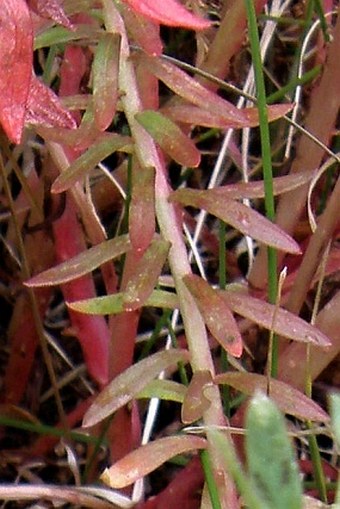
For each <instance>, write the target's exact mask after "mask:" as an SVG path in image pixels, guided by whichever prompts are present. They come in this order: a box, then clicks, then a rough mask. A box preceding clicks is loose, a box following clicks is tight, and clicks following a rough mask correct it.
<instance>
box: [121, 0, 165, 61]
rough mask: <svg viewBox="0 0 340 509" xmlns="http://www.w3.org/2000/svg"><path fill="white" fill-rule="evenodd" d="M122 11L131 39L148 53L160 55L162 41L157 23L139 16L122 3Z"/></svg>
mask: <svg viewBox="0 0 340 509" xmlns="http://www.w3.org/2000/svg"><path fill="white" fill-rule="evenodd" d="M122 12H123V17H124V20H125V24H126V26H128V27H129V33H130V34H131V37H132V39H133V41H134V42H135V43H136V44H137V45H138V46H139V47H140V48H142V49H143V51H145V52H146V53H147V54H148V55H152V56H157V55H161V54H162V51H163V43H162V39H161V37H160V34H159V25H157V24H156V23H154V22H153V21H151V20H150V19H148V18H145V17H144V16H141V15H140V14H139V13H138V12H137V11H133V10H132V9H130V8H129V7H128V6H127V5H124V4H122Z"/></svg>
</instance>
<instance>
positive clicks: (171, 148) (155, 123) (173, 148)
mask: <svg viewBox="0 0 340 509" xmlns="http://www.w3.org/2000/svg"><path fill="white" fill-rule="evenodd" d="M135 118H136V120H137V122H139V123H140V124H141V125H142V126H143V127H144V129H145V130H146V131H148V133H149V134H150V135H151V136H152V137H153V139H154V140H155V141H156V142H157V143H158V145H159V146H160V147H161V148H162V149H163V150H164V152H166V153H167V154H168V155H169V156H170V157H171V158H172V159H174V160H175V161H176V162H177V163H178V164H181V165H183V166H190V167H193V168H195V167H196V166H198V165H199V163H200V161H201V154H200V151H199V150H198V149H197V148H196V146H195V144H194V142H193V141H192V140H191V139H190V138H188V136H186V135H185V134H184V133H183V132H182V131H181V129H180V128H179V127H178V126H177V125H176V124H174V123H173V122H172V121H171V120H170V119H168V118H167V117H164V115H162V114H161V113H159V112H157V111H152V110H145V111H142V112H141V113H137V115H136V116H135Z"/></svg>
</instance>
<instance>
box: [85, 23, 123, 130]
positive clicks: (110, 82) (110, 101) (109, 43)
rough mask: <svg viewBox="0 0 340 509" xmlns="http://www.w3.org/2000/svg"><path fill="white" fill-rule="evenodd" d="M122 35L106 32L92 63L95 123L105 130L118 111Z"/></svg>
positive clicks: (101, 38) (100, 40)
mask: <svg viewBox="0 0 340 509" xmlns="http://www.w3.org/2000/svg"><path fill="white" fill-rule="evenodd" d="M119 52H120V35H119V34H112V33H109V32H107V33H105V34H103V35H102V36H101V37H100V39H99V42H98V46H97V49H96V52H95V57H94V61H93V65H92V72H93V108H94V119H95V123H96V125H97V127H98V129H99V130H100V131H105V129H107V128H108V127H109V125H110V124H111V122H112V119H113V117H114V115H115V113H116V106H117V100H118V68H119Z"/></svg>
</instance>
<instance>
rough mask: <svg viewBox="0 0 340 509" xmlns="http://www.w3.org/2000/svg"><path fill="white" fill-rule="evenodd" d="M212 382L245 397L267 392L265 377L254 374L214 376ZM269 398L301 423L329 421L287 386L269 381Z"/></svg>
mask: <svg viewBox="0 0 340 509" xmlns="http://www.w3.org/2000/svg"><path fill="white" fill-rule="evenodd" d="M214 382H215V383H217V384H228V385H230V386H231V387H234V389H237V390H238V391H240V392H243V393H244V394H247V395H252V394H254V393H255V392H256V390H261V391H262V392H266V391H267V377H266V376H264V375H258V374H256V373H223V374H221V375H217V376H215V378H214ZM270 397H271V398H272V399H273V401H275V403H276V404H277V405H278V407H279V408H280V410H282V412H284V413H285V414H289V415H294V416H295V417H297V418H298V419H301V420H303V421H305V420H311V421H320V422H328V421H329V416H328V415H327V414H326V412H324V410H322V408H321V407H320V406H319V405H317V404H316V403H314V401H313V400H312V399H310V398H307V396H305V395H304V394H303V393H302V392H301V391H298V390H297V389H294V387H292V386H291V385H289V384H286V383H284V382H280V381H279V380H276V379H271V380H270Z"/></svg>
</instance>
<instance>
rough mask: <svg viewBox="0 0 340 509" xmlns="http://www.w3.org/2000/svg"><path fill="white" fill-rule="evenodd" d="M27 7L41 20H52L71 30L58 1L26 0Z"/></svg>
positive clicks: (70, 24) (70, 25)
mask: <svg viewBox="0 0 340 509" xmlns="http://www.w3.org/2000/svg"><path fill="white" fill-rule="evenodd" d="M28 5H29V6H30V8H31V9H32V11H34V12H35V13H36V14H38V15H39V16H41V17H42V18H47V19H53V21H55V22H56V23H58V24H59V25H63V26H64V27H65V28H70V29H72V23H71V22H70V20H69V19H68V18H67V16H66V14H65V12H64V9H63V7H62V5H61V2H60V0H28Z"/></svg>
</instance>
